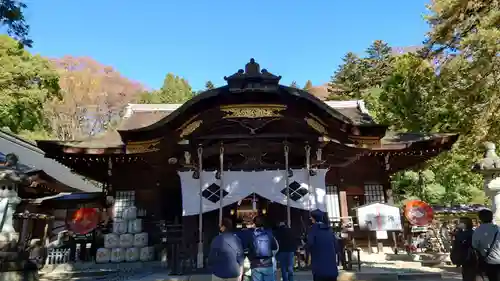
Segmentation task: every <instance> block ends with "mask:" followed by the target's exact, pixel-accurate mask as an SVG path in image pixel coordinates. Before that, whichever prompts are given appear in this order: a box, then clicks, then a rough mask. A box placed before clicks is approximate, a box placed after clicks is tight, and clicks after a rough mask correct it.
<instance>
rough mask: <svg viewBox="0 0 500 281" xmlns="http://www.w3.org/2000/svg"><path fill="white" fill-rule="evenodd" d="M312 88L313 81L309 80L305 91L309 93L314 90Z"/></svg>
mask: <svg viewBox="0 0 500 281" xmlns="http://www.w3.org/2000/svg"><path fill="white" fill-rule="evenodd" d="M312 87H313V84H312V82H311V80H307V82H306V85H305V86H304V91H309V90H311V89H312Z"/></svg>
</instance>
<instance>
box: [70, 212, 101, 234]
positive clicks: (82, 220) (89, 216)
mask: <svg viewBox="0 0 500 281" xmlns="http://www.w3.org/2000/svg"><path fill="white" fill-rule="evenodd" d="M98 223H99V212H98V211H97V209H94V208H80V209H78V210H76V211H75V212H74V213H73V216H72V218H71V222H70V228H71V230H73V232H75V233H77V234H87V233H89V232H91V231H92V230H94V229H95V228H96V227H97V224H98Z"/></svg>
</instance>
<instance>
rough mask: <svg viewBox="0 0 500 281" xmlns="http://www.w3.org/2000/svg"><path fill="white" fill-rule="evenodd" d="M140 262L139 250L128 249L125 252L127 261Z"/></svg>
mask: <svg viewBox="0 0 500 281" xmlns="http://www.w3.org/2000/svg"><path fill="white" fill-rule="evenodd" d="M138 260H139V248H128V249H127V250H126V251H125V261H127V262H134V261H138Z"/></svg>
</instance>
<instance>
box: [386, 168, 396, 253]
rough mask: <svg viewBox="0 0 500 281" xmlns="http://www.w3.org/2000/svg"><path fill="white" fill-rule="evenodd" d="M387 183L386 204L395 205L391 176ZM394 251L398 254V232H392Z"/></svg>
mask: <svg viewBox="0 0 500 281" xmlns="http://www.w3.org/2000/svg"><path fill="white" fill-rule="evenodd" d="M386 178H387V181H386V182H385V184H384V197H385V202H386V203H387V204H390V205H394V196H393V194H392V189H391V183H390V181H389V174H387V176H386ZM391 237H392V244H393V250H394V253H395V254H398V240H397V237H396V231H391Z"/></svg>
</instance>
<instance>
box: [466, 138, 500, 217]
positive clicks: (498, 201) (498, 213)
mask: <svg viewBox="0 0 500 281" xmlns="http://www.w3.org/2000/svg"><path fill="white" fill-rule="evenodd" d="M484 148H485V152H484V157H483V159H481V160H479V161H478V162H477V163H476V164H475V165H474V167H473V168H472V170H473V171H474V172H477V173H480V174H482V175H483V179H484V192H485V193H486V196H488V197H489V198H490V199H491V211H492V212H493V215H494V217H493V220H494V221H495V223H496V224H500V157H498V155H497V153H496V151H495V149H496V147H495V144H494V143H491V142H487V143H485V144H484Z"/></svg>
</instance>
